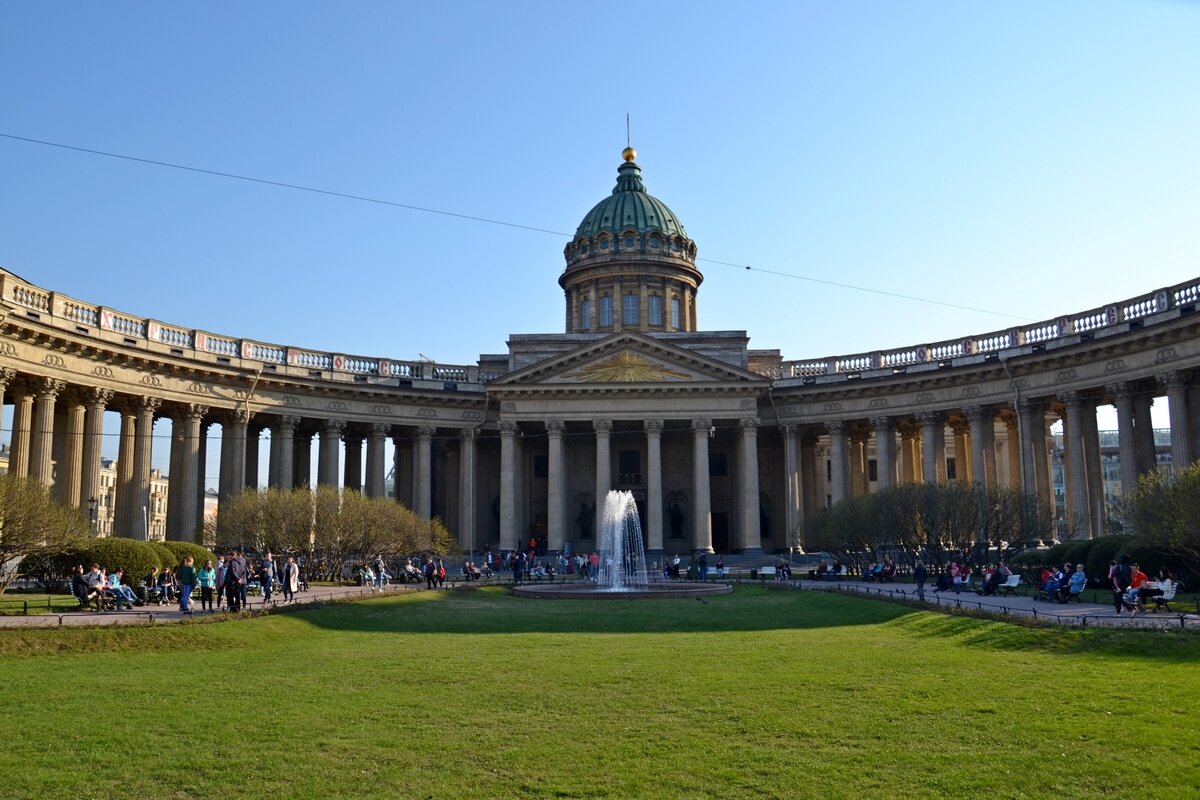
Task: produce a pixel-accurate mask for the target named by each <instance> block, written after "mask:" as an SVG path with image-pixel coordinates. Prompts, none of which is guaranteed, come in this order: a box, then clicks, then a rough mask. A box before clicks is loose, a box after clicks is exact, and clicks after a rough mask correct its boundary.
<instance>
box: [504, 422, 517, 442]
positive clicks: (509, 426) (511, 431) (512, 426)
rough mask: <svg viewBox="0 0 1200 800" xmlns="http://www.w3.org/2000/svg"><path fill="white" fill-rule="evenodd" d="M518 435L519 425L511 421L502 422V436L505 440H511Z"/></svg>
mask: <svg viewBox="0 0 1200 800" xmlns="http://www.w3.org/2000/svg"><path fill="white" fill-rule="evenodd" d="M516 435H517V423H515V422H510V421H509V420H501V421H500V436H501V438H504V439H511V438H512V437H514V436H516Z"/></svg>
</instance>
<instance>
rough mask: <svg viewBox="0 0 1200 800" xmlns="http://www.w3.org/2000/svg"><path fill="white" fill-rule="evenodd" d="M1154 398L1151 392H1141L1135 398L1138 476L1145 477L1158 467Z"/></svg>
mask: <svg viewBox="0 0 1200 800" xmlns="http://www.w3.org/2000/svg"><path fill="white" fill-rule="evenodd" d="M1153 405H1154V397H1153V395H1151V393H1150V392H1139V393H1137V394H1135V395H1134V396H1133V435H1134V439H1135V442H1136V446H1137V461H1138V475H1145V474H1146V473H1147V472H1150V471H1151V470H1153V469H1156V468H1157V467H1158V445H1156V444H1155V442H1154V421H1153V420H1152V419H1151V417H1150V408H1151V407H1152V406H1153Z"/></svg>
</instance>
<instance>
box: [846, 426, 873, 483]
mask: <svg viewBox="0 0 1200 800" xmlns="http://www.w3.org/2000/svg"><path fill="white" fill-rule="evenodd" d="M847 438H848V439H849V441H850V494H851V495H852V496H855V497H861V496H863V495H866V494H870V492H871V482H870V480H869V479H870V474H869V472H868V468H867V442H868V441H870V438H871V434H870V433H869V432H868V431H866V430H864V429H862V428H860V427H858V426H855V427H853V428H851V429H850V431H849V432H848V434H847Z"/></svg>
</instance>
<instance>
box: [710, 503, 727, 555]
mask: <svg viewBox="0 0 1200 800" xmlns="http://www.w3.org/2000/svg"><path fill="white" fill-rule="evenodd" d="M712 546H713V550H715V551H716V552H718V553H728V552H729V514H728V513H727V512H725V511H714V512H713V514H712Z"/></svg>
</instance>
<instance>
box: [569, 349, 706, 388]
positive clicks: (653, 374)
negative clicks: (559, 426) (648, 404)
mask: <svg viewBox="0 0 1200 800" xmlns="http://www.w3.org/2000/svg"><path fill="white" fill-rule="evenodd" d="M563 377H566V378H578V379H579V380H580V381H583V382H584V383H654V382H658V381H665V380H668V379H674V380H679V381H687V380H691V378H692V376H691V375H688V374H687V373H686V372H676V371H675V370H673V369H668V368H666V367H664V366H662V365H660V364H651V363H650V362H649V361H647V360H646V359H645V358H643V357H642V356H640V355H638V354H637V353H632V352H630V351H628V350H623V351H621V352H620V353H617V354H616V355H615V356H613V357H612V358H609V359H605V360H604V361H598V362H596V363H595V364H588V365H587V366H586V367H580V368H579V369H577V370H575V371H574V372H567V373H564V375H563Z"/></svg>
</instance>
